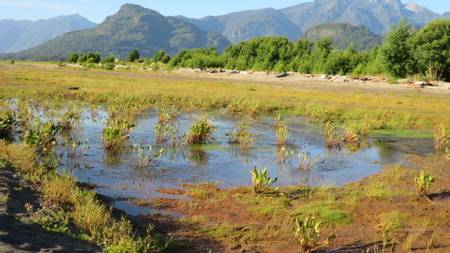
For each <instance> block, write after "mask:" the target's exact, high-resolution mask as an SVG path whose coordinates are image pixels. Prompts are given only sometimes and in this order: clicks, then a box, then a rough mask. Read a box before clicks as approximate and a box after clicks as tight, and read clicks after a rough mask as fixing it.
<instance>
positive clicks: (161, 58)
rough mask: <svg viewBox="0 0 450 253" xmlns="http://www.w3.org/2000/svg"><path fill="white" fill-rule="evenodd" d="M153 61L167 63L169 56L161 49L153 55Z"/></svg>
mask: <svg viewBox="0 0 450 253" xmlns="http://www.w3.org/2000/svg"><path fill="white" fill-rule="evenodd" d="M153 61H155V62H161V63H164V64H167V63H169V61H170V56H169V55H168V54H167V53H166V52H164V51H163V50H159V51H158V52H156V53H155V55H154V56H153Z"/></svg>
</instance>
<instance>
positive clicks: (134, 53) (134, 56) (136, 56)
mask: <svg viewBox="0 0 450 253" xmlns="http://www.w3.org/2000/svg"><path fill="white" fill-rule="evenodd" d="M139 58H141V56H140V55H139V51H138V50H137V49H133V50H131V51H130V53H129V54H128V61H130V62H135V61H137V60H139Z"/></svg>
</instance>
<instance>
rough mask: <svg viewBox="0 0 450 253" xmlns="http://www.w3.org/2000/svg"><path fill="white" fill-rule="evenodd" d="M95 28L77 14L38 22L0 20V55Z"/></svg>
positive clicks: (93, 24)
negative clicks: (69, 33) (63, 35)
mask: <svg viewBox="0 0 450 253" xmlns="http://www.w3.org/2000/svg"><path fill="white" fill-rule="evenodd" d="M95 26H96V24H95V23H92V22H91V21H89V20H88V19H86V18H84V17H82V16H80V15H78V14H75V15H70V16H60V17H56V18H51V19H43V20H38V21H28V20H21V21H15V20H0V53H2V52H18V51H22V50H24V49H28V48H32V47H35V46H37V45H39V44H42V43H44V42H46V41H49V40H51V39H53V38H56V37H58V36H59V35H62V34H64V33H67V32H72V31H79V30H84V29H89V28H92V27H95Z"/></svg>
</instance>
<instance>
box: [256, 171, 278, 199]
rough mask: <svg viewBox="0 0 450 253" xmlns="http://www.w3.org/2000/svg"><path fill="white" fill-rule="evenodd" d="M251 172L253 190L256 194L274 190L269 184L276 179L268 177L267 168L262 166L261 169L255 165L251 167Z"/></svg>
mask: <svg viewBox="0 0 450 253" xmlns="http://www.w3.org/2000/svg"><path fill="white" fill-rule="evenodd" d="M251 174H252V186H253V191H254V192H255V193H256V194H265V193H271V192H273V191H274V189H271V185H272V184H273V183H275V182H276V181H277V180H278V179H277V178H270V177H269V171H268V169H267V168H264V169H263V170H258V169H257V168H256V167H255V168H253V169H252V171H251ZM275 190H276V189H275Z"/></svg>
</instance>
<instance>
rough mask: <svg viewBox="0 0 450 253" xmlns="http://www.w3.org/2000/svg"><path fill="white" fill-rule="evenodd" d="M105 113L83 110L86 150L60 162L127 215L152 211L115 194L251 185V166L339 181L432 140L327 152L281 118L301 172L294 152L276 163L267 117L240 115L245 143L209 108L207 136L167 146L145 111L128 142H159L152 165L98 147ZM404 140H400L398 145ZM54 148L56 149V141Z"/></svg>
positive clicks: (317, 137) (288, 177)
mask: <svg viewBox="0 0 450 253" xmlns="http://www.w3.org/2000/svg"><path fill="white" fill-rule="evenodd" d="M106 116H107V114H106V113H105V112H99V113H98V114H96V115H93V114H91V113H89V112H84V113H83V118H84V120H83V124H82V125H81V126H80V127H78V128H77V130H76V131H75V132H74V133H73V135H74V136H76V137H77V138H78V139H81V140H84V141H87V142H88V143H89V149H88V150H87V152H86V153H85V154H84V155H83V156H81V157H79V158H77V159H76V160H73V159H71V158H68V157H67V155H63V156H62V166H61V169H67V170H69V171H70V172H71V173H72V174H73V175H74V176H75V177H77V178H78V180H79V181H80V182H83V183H90V184H95V185H96V186H98V188H97V192H98V193H100V194H104V195H106V196H108V197H110V198H112V199H120V200H118V201H116V203H115V207H118V208H120V209H123V210H125V211H127V212H128V213H130V214H144V213H146V212H153V211H154V210H151V209H148V208H142V207H137V206H135V205H133V204H130V202H127V201H123V199H127V198H132V199H139V200H143V201H150V200H152V199H155V198H160V197H163V198H167V197H169V198H174V197H176V196H172V195H168V194H164V193H160V192H158V191H157V190H158V189H159V188H177V187H179V185H180V184H185V183H188V184H191V183H204V182H212V183H217V184H218V185H219V186H220V187H225V188H226V187H237V186H248V185H250V184H251V176H250V170H251V169H252V168H253V167H255V166H256V167H258V168H265V167H267V168H268V169H269V172H270V175H271V176H272V177H278V181H277V183H276V184H277V185H278V186H281V185H297V184H306V185H323V184H326V185H342V184H345V183H349V182H354V181H357V180H360V179H362V178H364V177H367V176H369V175H372V174H375V173H377V172H379V171H380V170H381V169H382V167H384V166H385V165H386V164H394V163H401V162H402V161H403V159H404V157H405V155H406V154H409V153H419V154H421V153H427V152H428V153H429V152H431V151H432V141H431V140H424V139H415V140H414V142H413V143H412V144H411V142H409V141H410V140H406V141H405V140H402V139H397V140H394V139H387V138H383V139H379V140H378V139H369V140H368V147H367V148H365V149H363V150H360V151H357V152H350V151H347V150H345V149H344V150H341V151H337V150H335V151H332V152H330V151H329V150H328V149H327V148H326V146H325V143H324V141H323V137H322V132H321V130H320V129H318V128H317V127H315V126H313V125H310V124H308V123H307V121H305V120H304V119H302V118H294V117H292V118H287V119H286V121H287V122H288V126H289V130H290V131H291V137H290V138H289V142H290V147H295V150H297V151H298V152H301V151H305V152H308V153H310V156H311V157H312V158H313V159H316V160H317V162H316V163H315V165H314V166H313V168H312V169H311V170H309V171H302V170H300V169H299V168H298V167H299V164H300V160H299V157H298V155H296V156H294V157H293V158H292V159H290V161H289V162H287V163H284V164H282V163H279V161H278V159H277V151H278V147H277V146H276V136H275V131H274V120H273V118H269V117H258V118H257V119H251V118H245V122H247V123H248V124H249V127H250V129H251V130H252V131H253V132H254V133H255V134H257V138H256V142H255V143H254V144H252V145H251V147H250V148H249V149H248V150H242V149H240V148H239V146H237V145H231V144H228V138H229V137H228V133H230V132H231V131H232V130H233V129H234V128H235V127H236V126H237V125H238V124H239V122H240V120H241V119H240V118H239V117H233V116H230V115H229V114H220V113H213V114H211V113H210V115H209V116H210V118H211V120H212V121H213V122H214V124H215V126H216V127H217V131H216V132H215V133H214V136H213V137H214V139H215V142H213V143H211V144H206V145H187V144H185V145H181V146H179V147H177V148H173V147H171V144H170V141H169V143H168V144H167V146H164V145H163V146H158V145H156V138H155V131H154V126H155V123H156V122H157V113H156V112H149V113H146V114H145V115H144V116H143V117H141V119H139V120H138V122H137V125H136V128H135V129H134V130H133V131H132V133H131V136H130V139H129V142H128V143H129V145H141V144H143V145H152V146H153V147H154V148H155V150H159V148H161V147H163V148H164V149H165V153H164V155H163V156H162V157H161V158H160V159H159V160H158V164H157V166H153V167H151V168H138V167H137V166H136V156H137V155H136V153H135V152H133V151H131V150H129V151H122V152H118V153H111V152H106V151H105V150H104V148H103V145H102V131H103V126H104V121H105V120H106ZM198 117H199V115H197V114H192V115H189V114H185V115H182V116H180V117H179V118H178V120H177V125H178V128H179V134H180V135H182V133H184V132H185V131H186V130H187V128H188V127H189V125H190V123H191V122H192V120H194V119H197V118H198ZM405 143H406V144H405ZM57 151H58V152H60V153H64V147H62V146H58V148H57Z"/></svg>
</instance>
